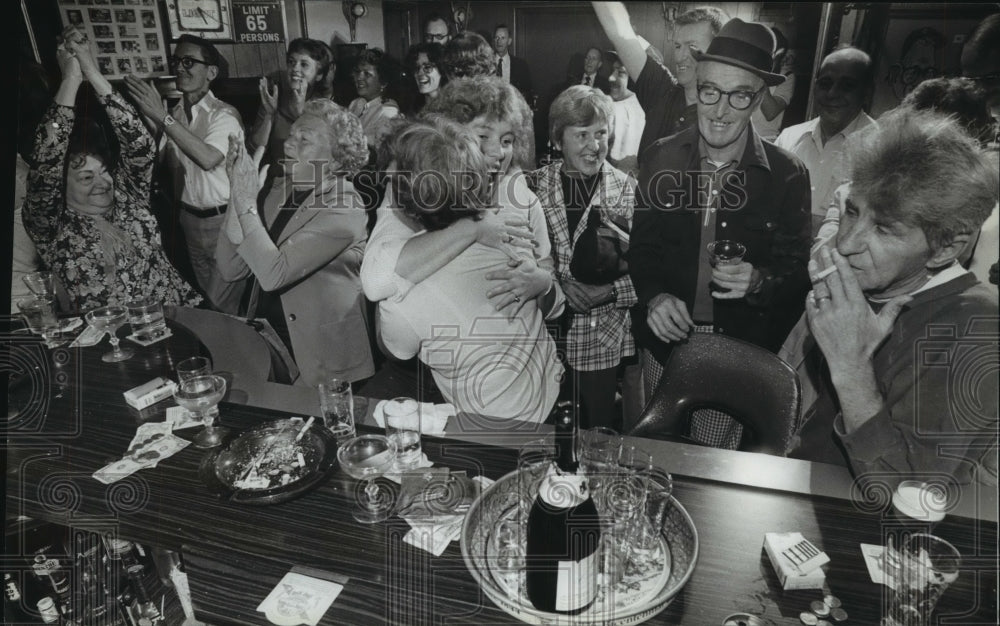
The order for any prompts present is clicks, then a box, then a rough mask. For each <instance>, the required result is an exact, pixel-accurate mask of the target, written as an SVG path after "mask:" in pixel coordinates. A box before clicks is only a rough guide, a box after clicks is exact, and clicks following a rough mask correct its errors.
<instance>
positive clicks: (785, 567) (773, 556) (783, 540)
mask: <svg viewBox="0 0 1000 626" xmlns="http://www.w3.org/2000/svg"><path fill="white" fill-rule="evenodd" d="M804 539H805V538H804V537H803V536H802V533H798V532H792V533H765V534H764V550H765V551H766V552H767V557H768V558H769V559H770V560H771V566H772V567H773V568H774V573H775V574H777V575H778V581H779V582H780V583H781V588H782V589H784V590H785V591H790V590H792V589H822V588H823V582H824V581H825V580H826V573H825V572H824V571H823V568H822V567H816V568H814V569H811V570H809V571H806V572H805V573H800V572H799V570H798V568H797V567H796V566H795V564H794V563H793V562H792V561H791V560H789V559H788V558H786V557H785V556H783V555H782V552H784V551H785V550H787V549H789V548H791V547H792V546H795V545H798V544H799V543H801V542H802V541H804ZM828 561H829V558H827V559H826V560H825V561H823V562H828Z"/></svg>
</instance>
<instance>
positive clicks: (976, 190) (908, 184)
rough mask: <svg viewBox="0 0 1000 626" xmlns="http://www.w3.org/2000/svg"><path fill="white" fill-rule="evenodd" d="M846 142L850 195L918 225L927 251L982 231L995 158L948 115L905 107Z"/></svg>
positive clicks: (992, 195)
mask: <svg viewBox="0 0 1000 626" xmlns="http://www.w3.org/2000/svg"><path fill="white" fill-rule="evenodd" d="M848 141H849V143H848V156H849V157H850V161H851V179H852V187H851V193H858V195H860V196H862V197H864V198H865V200H867V204H868V206H870V207H871V209H872V211H874V212H875V213H877V214H879V215H881V216H883V217H884V218H887V219H889V220H892V221H897V222H902V223H904V224H909V225H911V226H917V227H919V228H920V229H921V230H922V231H923V232H924V236H926V237H927V242H928V244H929V245H930V247H931V249H932V250H935V251H936V250H940V249H941V248H943V247H945V246H947V245H948V244H950V243H951V242H952V241H953V240H954V239H955V237H956V236H957V235H965V234H970V233H973V232H975V231H977V230H979V228H980V227H981V226H982V225H983V222H985V221H986V218H987V217H988V216H989V214H990V211H992V210H993V206H994V205H995V204H996V201H997V194H998V189H1000V182H998V179H1000V174H998V172H997V165H996V163H995V162H993V160H992V159H991V157H990V156H989V155H988V154H987V153H986V152H984V151H983V150H982V149H981V148H980V147H979V145H978V144H977V143H976V141H975V140H974V139H972V138H971V137H969V135H968V134H967V133H966V132H965V130H964V129H963V128H962V126H961V125H960V124H959V123H958V122H956V121H955V120H954V119H952V118H949V117H946V116H944V115H941V114H940V113H935V112H933V111H915V110H913V109H910V108H908V107H903V108H899V109H895V110H893V111H890V112H889V113H887V114H885V115H883V116H882V117H881V118H880V119H879V121H878V125H877V126H876V127H874V128H873V129H871V130H869V131H866V132H861V133H855V134H854V135H852V136H851V138H850V139H849V140H848Z"/></svg>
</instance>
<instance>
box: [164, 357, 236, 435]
mask: <svg viewBox="0 0 1000 626" xmlns="http://www.w3.org/2000/svg"><path fill="white" fill-rule="evenodd" d="M224 395H226V379H225V378H223V377H222V376H213V375H211V374H210V375H208V376H193V377H191V378H186V379H184V380H181V381H180V383H179V384H178V385H177V389H176V390H175V391H174V400H176V401H177V404H179V405H181V406H182V407H184V408H185V409H187V411H188V412H189V413H191V415H192V416H194V417H195V418H197V419H198V420H200V421H201V423H202V424H204V425H205V426H204V427H203V428H202V429H201V431H199V432H198V434H197V435H196V436H195V438H194V439H193V440H192V441H193V443H194V445H195V446H196V447H198V448H214V447H215V446H217V445H219V444H221V443H222V440H223V439H224V438H225V436H226V435H227V434H228V433H229V429H228V428H224V427H221V426H215V425H214V423H215V418H216V417H218V415H219V402H221V401H222V397H223V396H224Z"/></svg>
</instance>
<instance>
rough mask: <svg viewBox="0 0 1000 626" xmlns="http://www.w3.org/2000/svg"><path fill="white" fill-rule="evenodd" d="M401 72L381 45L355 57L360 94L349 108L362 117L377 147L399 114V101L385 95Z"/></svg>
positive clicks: (355, 76)
mask: <svg viewBox="0 0 1000 626" xmlns="http://www.w3.org/2000/svg"><path fill="white" fill-rule="evenodd" d="M398 73H399V69H398V67H397V62H396V61H394V60H393V58H392V57H390V56H389V55H387V54H386V53H384V52H382V51H381V50H379V49H378V48H369V49H367V50H362V51H361V53H359V54H358V56H357V58H355V59H354V69H353V70H351V78H352V79H353V80H354V88H355V89H356V90H357V92H358V97H357V98H355V99H354V100H352V101H351V104H350V105H348V107H347V108H348V109H349V110H350V111H351V113H353V114H354V115H357V116H358V118H360V119H361V127H362V128H364V131H365V137H367V138H368V143H369V144H371V145H373V146H375V147H378V145H379V144H380V143H381V142H382V139H383V138H384V137H385V136H386V135H387V134H388V133H389V120H391V119H392V118H394V117H399V105H398V104H396V102H395V101H394V100H391V99H389V98H386V97H385V96H384V92H385V90H386V88H387V87H388V86H389V85H391V84H394V83H395V81H396V78H397V74H398Z"/></svg>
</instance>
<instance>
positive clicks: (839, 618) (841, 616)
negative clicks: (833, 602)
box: [830, 606, 847, 622]
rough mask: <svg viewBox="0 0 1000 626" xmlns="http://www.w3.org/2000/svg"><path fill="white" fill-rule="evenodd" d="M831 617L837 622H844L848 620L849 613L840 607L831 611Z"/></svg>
mask: <svg viewBox="0 0 1000 626" xmlns="http://www.w3.org/2000/svg"><path fill="white" fill-rule="evenodd" d="M830 617H832V618H833V621H835V622H843V621H846V620H847V611H845V610H844V609H842V608H840V607H839V606H838V607H837V608H834V609H830Z"/></svg>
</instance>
